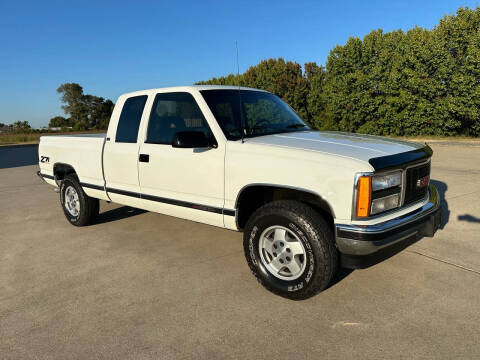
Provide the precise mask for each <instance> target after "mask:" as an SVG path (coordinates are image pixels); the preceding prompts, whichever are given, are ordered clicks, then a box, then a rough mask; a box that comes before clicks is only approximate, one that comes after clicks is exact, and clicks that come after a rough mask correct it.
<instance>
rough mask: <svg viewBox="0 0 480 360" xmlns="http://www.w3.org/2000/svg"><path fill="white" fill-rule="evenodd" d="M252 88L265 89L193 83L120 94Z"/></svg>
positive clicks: (128, 95)
mask: <svg viewBox="0 0 480 360" xmlns="http://www.w3.org/2000/svg"><path fill="white" fill-rule="evenodd" d="M239 89H240V90H251V91H264V92H266V91H265V90H260V89H254V88H249V87H243V86H241V87H238V86H230V85H191V86H171V87H163V88H154V89H145V90H138V91H133V92H128V93H124V94H122V95H120V96H127V97H130V96H135V95H143V94H145V93H152V92H153V93H154V92H165V91H171V92H181V91H191V90H198V91H202V90H239Z"/></svg>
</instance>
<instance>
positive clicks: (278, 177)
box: [39, 86, 441, 299]
mask: <svg viewBox="0 0 480 360" xmlns="http://www.w3.org/2000/svg"><path fill="white" fill-rule="evenodd" d="M431 156H432V150H431V149H430V148H429V147H428V146H427V145H421V144H417V143H412V142H405V141H397V140H391V139H386V138H381V137H376V136H368V135H358V134H348V133H340V132H319V131H314V130H311V129H310V128H309V127H308V126H307V125H306V124H305V123H304V122H303V121H302V120H301V119H300V118H299V116H298V115H297V114H296V113H295V112H294V111H293V110H292V109H291V108H290V107H289V106H288V105H287V104H286V103H284V102H283V101H282V100H280V99H279V98H278V97H276V96H275V95H273V94H271V93H268V92H265V91H262V90H256V89H249V88H238V87H226V86H188V87H174V88H162V89H153V90H145V91H138V92H134V93H129V94H125V95H122V96H120V97H119V98H118V101H117V102H116V104H115V108H114V110H113V113H112V117H111V120H110V124H109V127H108V131H107V133H106V134H101V135H85V136H64V135H62V136H47V137H42V138H41V139H40V146H39V166H40V171H39V175H40V176H41V177H42V178H43V179H44V180H45V181H46V182H47V183H49V184H51V185H54V186H57V187H58V188H59V189H60V200H61V205H62V207H63V211H64V213H65V216H66V217H67V219H68V220H69V221H70V222H71V223H72V224H73V225H77V226H82V225H88V224H92V223H94V221H95V217H96V216H97V215H98V212H99V199H100V200H106V201H112V202H116V203H119V204H124V205H129V206H132V207H136V208H141V209H145V210H149V211H154V212H158V213H162V214H168V215H172V216H176V217H180V218H184V219H189V220H194V221H198V222H202V223H206V224H210V225H215V226H219V227H224V228H227V229H231V230H238V231H243V232H244V250H245V256H246V259H247V263H248V265H249V267H250V268H251V270H252V272H253V274H254V275H255V276H256V277H257V279H258V280H259V282H260V283H261V284H262V285H264V286H265V287H266V288H268V289H269V290H271V291H273V292H275V293H277V294H279V295H281V296H284V297H288V298H292V299H302V298H307V297H309V296H311V295H313V294H315V293H317V292H318V291H321V290H323V289H325V288H326V287H327V286H328V284H329V283H330V282H331V281H332V279H333V277H334V275H335V273H336V271H337V269H338V266H339V265H343V266H346V267H352V268H358V267H364V266H367V265H368V264H370V263H372V262H375V261H376V259H379V258H381V257H382V256H384V254H386V253H388V252H389V251H390V250H391V249H394V248H398V247H399V246H400V247H401V245H402V244H408V243H409V241H412V240H413V241H414V240H415V239H416V238H417V237H418V236H433V234H434V233H435V231H436V230H437V228H438V226H439V224H440V222H441V212H440V208H439V196H438V193H437V190H436V189H435V187H434V186H433V185H431V184H430V181H429V180H430V159H431ZM219 241H221V239H219Z"/></svg>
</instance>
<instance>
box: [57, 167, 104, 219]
mask: <svg viewBox="0 0 480 360" xmlns="http://www.w3.org/2000/svg"><path fill="white" fill-rule="evenodd" d="M72 196H73V199H74V200H73V201H72V200H68V199H72ZM60 204H61V205H62V209H63V213H64V214H65V217H66V218H67V220H68V221H69V222H70V223H71V224H72V225H75V226H86V225H90V224H93V223H94V222H95V220H96V219H97V216H98V213H99V207H100V204H99V201H98V199H94V198H91V197H89V196H88V195H87V194H85V192H84V191H83V189H82V187H81V186H80V183H79V181H78V178H77V177H76V176H75V175H67V176H66V177H65V178H64V179H63V181H62V184H61V186H60ZM77 204H78V206H77Z"/></svg>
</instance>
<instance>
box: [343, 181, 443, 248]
mask: <svg viewBox="0 0 480 360" xmlns="http://www.w3.org/2000/svg"><path fill="white" fill-rule="evenodd" d="M441 217H442V213H441V208H440V197H439V195H438V191H437V189H436V188H435V186H433V185H430V186H429V199H428V202H427V203H426V204H425V205H423V206H422V207H421V208H419V209H417V210H415V211H413V212H411V213H408V214H405V215H402V216H400V217H398V218H395V219H392V220H388V221H385V222H382V223H378V224H374V225H347V224H336V225H335V235H336V242H337V247H338V249H339V251H340V252H341V253H342V254H345V255H356V256H358V255H360V256H362V255H370V254H373V253H376V252H378V251H379V250H381V249H383V248H386V247H389V246H391V245H394V244H396V243H399V242H401V241H402V240H406V239H410V238H412V237H414V236H418V235H420V236H428V237H432V236H433V235H434V234H435V231H436V230H437V229H438V227H439V226H440V224H441V222H442V219H441Z"/></svg>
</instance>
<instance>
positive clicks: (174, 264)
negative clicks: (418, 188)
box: [0, 145, 480, 359]
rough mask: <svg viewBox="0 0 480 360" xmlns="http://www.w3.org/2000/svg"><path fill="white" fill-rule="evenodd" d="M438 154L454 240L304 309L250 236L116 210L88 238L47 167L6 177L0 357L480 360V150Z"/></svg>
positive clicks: (351, 279) (364, 276) (388, 265)
mask: <svg viewBox="0 0 480 360" xmlns="http://www.w3.org/2000/svg"><path fill="white" fill-rule="evenodd" d="M432 147H433V149H434V151H435V154H434V160H433V166H432V179H434V180H435V184H436V185H437V186H438V187H439V189H440V191H441V193H442V196H443V197H444V199H445V202H444V211H445V214H448V219H447V222H446V224H444V227H443V229H441V230H439V231H438V232H437V234H436V236H435V237H434V238H424V239H422V240H420V241H419V242H417V243H416V244H414V245H412V246H410V247H409V248H407V249H406V250H404V251H403V252H401V253H399V254H397V255H396V256H394V257H392V258H390V259H388V260H386V261H384V262H383V263H380V264H378V265H376V266H374V267H371V268H369V269H365V270H357V271H353V272H351V273H348V272H344V273H343V274H342V277H340V278H339V279H338V282H337V283H336V284H334V285H333V286H331V287H330V288H329V289H327V290H326V291H324V292H323V293H321V294H319V295H317V296H315V297H313V298H311V299H309V300H306V301H300V302H293V301H289V300H286V299H283V298H280V297H278V296H275V295H273V294H271V293H269V292H268V291H266V290H264V289H263V288H262V287H261V286H260V285H259V284H257V283H256V281H255V280H254V278H253V276H252V275H251V274H250V272H249V270H248V267H247V265H246V263H245V260H244V257H243V251H242V241H241V234H240V233H236V232H232V231H228V230H222V229H218V228H215V227H211V226H208V225H202V224H197V223H193V222H189V221H184V220H180V219H176V218H172V217H168V216H163V215H159V214H154V213H148V212H143V211H139V210H134V209H130V208H127V207H122V206H118V205H113V204H106V203H104V202H102V203H101V212H102V214H101V217H100V221H99V224H96V225H93V226H89V227H85V228H76V227H73V226H71V225H70V224H69V223H68V222H67V221H66V219H65V218H64V215H63V213H62V210H61V208H60V205H59V200H58V194H56V193H55V192H54V191H53V188H52V187H50V186H48V185H46V184H44V183H43V182H42V181H41V180H40V179H38V178H37V177H36V176H35V175H34V172H35V171H36V170H37V167H36V166H25V167H17V168H10V169H0V358H2V359H33V358H35V359H37V358H38V359H96V358H102V359H126V358H133V359H159V358H161V359H170V358H171V359H230V358H236V359H250V358H263V359H288V358H294V359H349V358H355V359H366V358H368V359H380V358H382V359H383V358H394V359H398V358H407V359H411V358H422V359H424V358H427V359H440V358H441V359H450V358H453V357H457V358H465V359H474V358H479V357H480V311H479V309H480V235H479V234H480V147H471V146H454V145H450V146H442V145H432Z"/></svg>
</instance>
